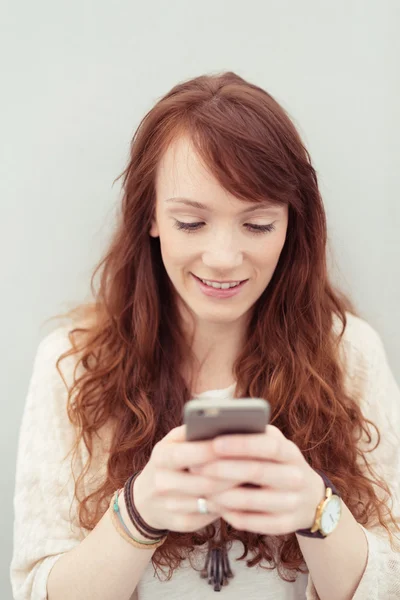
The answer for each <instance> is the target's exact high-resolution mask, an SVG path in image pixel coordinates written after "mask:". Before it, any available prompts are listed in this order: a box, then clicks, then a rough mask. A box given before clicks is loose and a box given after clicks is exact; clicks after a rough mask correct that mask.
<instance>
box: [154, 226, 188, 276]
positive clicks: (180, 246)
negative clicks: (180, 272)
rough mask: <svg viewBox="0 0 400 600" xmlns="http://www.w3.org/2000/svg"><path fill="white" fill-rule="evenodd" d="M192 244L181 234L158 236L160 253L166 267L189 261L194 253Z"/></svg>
mask: <svg viewBox="0 0 400 600" xmlns="http://www.w3.org/2000/svg"><path fill="white" fill-rule="evenodd" d="M192 245H193V244H190V243H189V242H188V241H186V240H185V239H182V237H181V236H176V235H166V236H160V247H161V255H162V259H163V262H164V265H165V266H166V268H167V267H170V268H171V269H174V268H177V267H183V266H184V265H186V264H187V263H188V262H190V260H191V258H192V257H193V256H194V254H195V252H194V249H193V248H192ZM167 271H168V268H167Z"/></svg>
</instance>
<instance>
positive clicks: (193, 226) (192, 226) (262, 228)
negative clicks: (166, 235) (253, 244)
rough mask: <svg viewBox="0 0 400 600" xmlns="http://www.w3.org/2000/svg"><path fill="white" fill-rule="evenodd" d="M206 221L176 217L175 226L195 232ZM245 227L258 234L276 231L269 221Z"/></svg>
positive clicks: (187, 231) (249, 224)
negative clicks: (184, 221)
mask: <svg viewBox="0 0 400 600" xmlns="http://www.w3.org/2000/svg"><path fill="white" fill-rule="evenodd" d="M204 225H205V223H203V222H202V221H199V222H198V223H183V222H182V221H177V220H176V219H175V223H174V227H175V228H176V229H179V230H180V231H186V233H194V232H196V231H198V230H199V229H201V228H202V227H204ZM245 227H246V229H247V230H248V231H250V233H254V234H256V235H258V234H260V233H270V232H271V231H275V225H274V223H269V224H268V225H256V224H252V223H246V224H245Z"/></svg>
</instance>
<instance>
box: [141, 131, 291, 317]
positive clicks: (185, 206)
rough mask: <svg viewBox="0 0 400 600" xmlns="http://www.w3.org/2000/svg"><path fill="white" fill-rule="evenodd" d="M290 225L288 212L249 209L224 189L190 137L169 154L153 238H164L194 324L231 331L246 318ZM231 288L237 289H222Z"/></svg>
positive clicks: (168, 263)
mask: <svg viewBox="0 0 400 600" xmlns="http://www.w3.org/2000/svg"><path fill="white" fill-rule="evenodd" d="M287 224H288V209H287V206H277V205H274V206H272V205H267V204H266V205H265V206H261V205H260V204H259V203H251V204H250V203H249V202H244V201H242V200H240V199H238V198H235V197H234V196H232V195H231V194H230V193H229V192H227V191H226V190H225V189H224V188H222V187H221V186H220V185H219V183H218V182H217V181H216V179H215V178H214V177H213V176H212V175H211V173H209V171H208V170H207V169H206V168H205V167H204V166H203V165H202V163H201V161H200V158H199V157H198V155H197V154H196V152H195V150H194V148H193V146H192V144H191V142H190V139H189V138H183V137H182V138H179V139H177V140H176V141H175V142H174V143H173V144H171V145H170V146H169V148H168V150H167V151H166V153H165V154H164V156H163V158H162V161H161V162H160V164H159V167H158V171H157V178H156V207H155V216H154V220H153V223H152V226H151V230H150V235H151V236H153V237H159V238H160V246H161V254H162V259H163V262H164V266H165V269H166V271H167V273H168V275H169V277H170V279H171V282H172V284H173V286H174V288H175V290H176V292H177V294H178V296H179V297H180V299H181V300H182V301H183V303H184V305H186V307H187V308H189V310H190V312H191V313H192V314H193V315H194V316H195V318H196V321H197V322H213V323H220V324H222V323H226V324H227V323H233V322H235V321H237V320H238V319H242V318H243V317H245V316H246V315H248V314H249V311H250V309H251V308H252V306H253V305H254V303H255V302H256V301H257V299H258V298H259V297H260V296H261V294H262V293H263V291H264V290H265V288H266V287H267V285H268V283H269V282H270V280H271V278H272V275H273V273H274V270H275V267H276V265H277V263H278V259H279V255H280V253H281V251H282V248H283V246H284V243H285V237H286V230H287ZM201 279H203V280H206V281H207V283H208V285H207V283H203V282H202V281H201ZM212 282H214V286H212ZM228 282H231V283H232V282H234V283H236V282H240V284H239V285H238V286H236V287H233V288H232V287H229V289H220V285H221V284H223V283H224V284H225V285H223V288H227V283H228ZM231 283H230V285H231Z"/></svg>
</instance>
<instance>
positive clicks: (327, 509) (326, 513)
mask: <svg viewBox="0 0 400 600" xmlns="http://www.w3.org/2000/svg"><path fill="white" fill-rule="evenodd" d="M314 471H316V472H317V473H318V474H319V475H320V476H321V477H322V479H323V480H324V483H325V498H324V499H323V500H321V502H320V503H319V504H318V506H317V511H316V514H315V521H314V524H313V525H312V526H311V527H310V529H298V530H297V531H296V533H298V534H299V535H304V536H306V537H312V538H326V537H327V536H328V535H329V534H331V533H332V531H334V529H336V527H337V526H338V524H339V521H340V516H341V514H342V501H341V497H340V494H339V492H338V490H337V489H336V488H335V486H334V485H333V483H332V482H331V481H330V480H329V479H328V477H327V476H326V475H325V474H324V473H322V472H321V471H318V470H317V469H314Z"/></svg>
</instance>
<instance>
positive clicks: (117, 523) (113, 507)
mask: <svg viewBox="0 0 400 600" xmlns="http://www.w3.org/2000/svg"><path fill="white" fill-rule="evenodd" d="M120 491H121V490H117V492H116V495H115V498H111V501H110V506H109V512H110V515H111V521H112V523H113V525H114V527H115V529H116V530H117V531H118V533H119V534H120V535H121V536H122V537H123V538H124V539H125V540H126V541H127V542H129V543H130V544H132V546H134V547H135V548H140V549H142V550H144V549H145V550H155V549H156V548H158V547H159V546H161V545H162V544H163V543H164V542H165V540H166V539H167V536H165V537H163V538H161V539H158V540H155V541H154V542H144V541H143V540H138V539H136V538H135V537H134V536H133V535H132V534H131V532H130V531H129V529H128V528H127V526H126V525H125V523H124V521H123V519H122V515H121V511H120V510H119V506H118V497H119V492H120ZM121 526H122V528H121Z"/></svg>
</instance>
